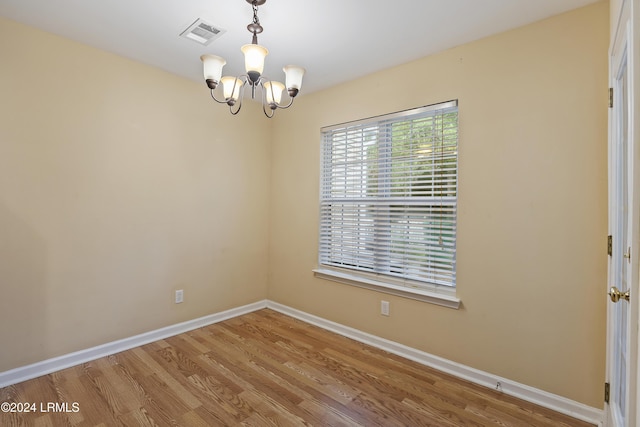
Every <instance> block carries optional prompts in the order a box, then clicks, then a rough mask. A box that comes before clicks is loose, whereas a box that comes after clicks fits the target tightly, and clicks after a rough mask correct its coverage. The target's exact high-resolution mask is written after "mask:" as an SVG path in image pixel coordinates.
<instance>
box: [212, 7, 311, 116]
mask: <svg viewBox="0 0 640 427" xmlns="http://www.w3.org/2000/svg"><path fill="white" fill-rule="evenodd" d="M246 1H247V3H249V4H251V6H252V8H253V22H251V23H250V24H249V25H247V30H249V32H250V33H252V34H253V39H252V41H251V44H246V45H244V46H242V48H241V50H242V53H243V54H244V67H245V70H246V74H242V75H240V76H238V77H232V76H224V77H221V76H222V67H224V65H225V64H226V63H227V61H225V60H224V59H223V58H221V57H219V56H216V55H202V56H201V57H200V59H201V60H202V65H203V68H204V79H205V81H206V83H207V86H208V87H209V89H210V91H211V98H213V100H214V101H216V102H219V103H221V104H227V105H228V106H229V111H230V112H231V114H233V115H236V114H238V113H239V112H240V109H241V108H242V98H243V96H244V91H245V88H246V87H247V86H249V87H251V98H252V99H255V97H256V89H257V88H260V92H262V111H264V114H265V115H266V116H267V117H269V118H271V117H273V115H274V114H275V111H276V109H278V108H289V107H290V106H291V104H293V99H294V98H295V97H296V95H297V94H298V91H299V90H300V87H301V86H302V76H304V73H305V69H304V68H302V67H298V66H295V65H287V66H286V67H284V68H283V69H282V70H283V71H284V73H285V82H286V89H287V93H288V95H289V100H288V101H286V100H285V102H282V94H283V92H284V90H285V85H284V84H282V83H280V82H277V81H274V80H269V79H268V78H267V77H265V76H263V75H262V72H263V69H264V58H265V57H266V56H267V54H268V53H269V51H268V50H267V49H266V48H265V47H264V46H260V45H259V44H258V34H260V33H261V32H262V31H263V28H262V25H260V20H259V19H258V6H262V5H263V4H265V3H266V1H267V0H246ZM220 83H222V89H223V90H222V92H223V96H224V99H218V96H220V94H218V95H216V93H215V89H216V87H218V85H219V84H220Z"/></svg>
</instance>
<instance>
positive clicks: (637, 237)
mask: <svg viewBox="0 0 640 427" xmlns="http://www.w3.org/2000/svg"><path fill="white" fill-rule="evenodd" d="M610 14H611V18H612V19H611V38H610V48H609V60H608V62H609V83H610V85H609V86H610V87H614V83H615V81H616V77H617V76H616V73H617V71H618V67H617V65H618V64H617V63H614V61H613V58H614V55H616V54H617V52H618V51H619V50H620V49H621V46H620V43H621V42H622V41H623V40H624V39H625V37H626V41H627V67H628V69H627V70H628V71H627V73H628V79H629V97H630V98H629V116H630V117H631V120H630V121H629V128H628V130H629V140H630V148H629V158H630V159H629V163H628V167H629V174H630V177H629V185H630V187H631V188H632V191H631V193H630V194H629V203H630V205H631V215H632V216H631V223H632V224H630V228H631V231H632V234H631V236H630V239H629V245H630V247H631V256H632V257H633V262H631V271H630V276H631V277H630V280H629V284H628V286H629V291H630V294H631V301H630V303H629V307H628V308H629V323H630V328H629V349H628V352H629V355H628V357H629V365H630V366H629V376H630V378H628V388H629V392H628V393H629V396H628V402H627V407H628V408H629V413H628V420H627V426H629V427H632V426H637V427H640V411H638V409H637V408H638V406H640V393H639V390H638V385H639V384H640V370H639V369H638V354H640V340H639V339H638V325H640V310H639V309H638V301H639V298H638V297H639V296H640V271H639V268H638V266H639V264H640V257H639V256H638V255H639V254H638V252H640V160H639V159H640V117H639V116H640V106H639V105H638V103H639V101H640V96H639V95H638V91H639V89H640V66H639V64H640V55H638V54H637V53H636V51H637V49H638V47H639V46H640V43H639V35H640V26H639V25H638V24H639V23H640V0H611V2H610ZM613 95H614V97H615V96H616V95H618V96H620V95H619V94H616V93H614V94H613ZM614 105H615V102H614ZM615 125H616V124H615V123H614V122H613V115H612V110H609V144H608V145H609V234H612V233H611V232H612V231H613V225H615V224H614V222H613V221H614V220H613V218H614V216H613V212H612V206H613V205H612V202H613V200H614V199H613V197H614V195H613V194H614V193H613V189H614V188H613V183H614V179H615V178H614V177H615V173H614V172H613V165H614V163H613V162H614V161H615V159H614V158H613V155H614V154H615V153H614V151H613V147H612V146H613V138H614V136H615V132H616V130H615ZM614 238H615V237H614ZM610 269H611V257H610V258H609V270H610ZM610 277H611V271H609V273H608V275H607V281H609V280H610ZM615 285H616V284H615V283H608V286H607V288H608V287H610V286H615ZM613 308H614V306H613V303H611V302H607V367H606V379H607V382H609V379H610V377H611V369H612V366H613V365H612V363H613V362H612V360H611V359H612V357H611V353H612V349H613V340H614V336H613V333H612V332H613ZM612 387H614V385H612ZM604 415H605V420H604V421H605V425H607V426H610V423H611V411H610V407H609V405H608V404H607V405H605V414H604ZM611 427H613V426H612V425H611Z"/></svg>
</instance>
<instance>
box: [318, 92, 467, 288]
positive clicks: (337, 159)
mask: <svg viewBox="0 0 640 427" xmlns="http://www.w3.org/2000/svg"><path fill="white" fill-rule="evenodd" d="M457 168H458V106H457V101H450V102H447V103H442V104H437V105H431V106H427V107H422V108H417V109H413V110H409V111H403V112H399V113H394V114H389V115H385V116H380V117H375V118H372V119H366V120H361V121H357V122H351V123H347V124H342V125H337V126H332V127H328V128H324V129H322V164H321V189H320V247H319V262H320V265H322V266H330V267H340V268H346V269H350V270H356V271H361V272H366V273H375V274H377V275H381V276H387V277H392V278H396V279H402V280H403V281H405V282H406V281H411V283H410V284H407V286H411V287H417V288H421V287H423V284H434V285H446V286H455V282H456V206H457V175H458V174H457V170H458V169H457ZM424 287H425V288H426V287H427V286H424Z"/></svg>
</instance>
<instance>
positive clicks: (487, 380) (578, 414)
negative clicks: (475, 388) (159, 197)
mask: <svg viewBox="0 0 640 427" xmlns="http://www.w3.org/2000/svg"><path fill="white" fill-rule="evenodd" d="M267 308H270V309H272V310H275V311H278V312H280V313H283V314H286V315H288V316H291V317H295V318H296V319H300V320H302V321H304V322H307V323H310V324H312V325H315V326H318V327H320V328H323V329H326V330H328V331H331V332H335V333H337V334H340V335H343V336H345V337H348V338H351V339H354V340H356V341H359V342H362V343H365V344H368V345H371V346H373V347H377V348H380V349H382V350H385V351H388V352H389V353H393V354H397V355H398V356H402V357H405V358H407V359H410V360H413V361H415V362H418V363H420V364H422V365H426V366H429V367H431V368H434V369H437V370H438V371H442V372H446V373H448V374H451V375H453V376H456V377H458V378H462V379H465V380H467V381H470V382H472V383H475V384H479V385H482V386H485V387H489V388H496V385H497V384H498V382H499V383H500V385H501V389H502V392H503V393H505V394H508V395H510V396H513V397H517V398H520V399H523V400H526V401H527V402H531V403H535V404H537V405H540V406H542V407H545V408H548V409H551V410H554V411H556V412H560V413H561V414H565V415H569V416H571V417H573V418H577V419H579V420H582V421H586V422H588V423H592V424H595V425H597V426H602V425H603V419H604V411H603V410H602V409H597V408H593V407H591V406H587V405H584V404H582V403H580V402H576V401H574V400H571V399H567V398H565V397H562V396H558V395H556V394H553V393H549V392H546V391H544V390H539V389H536V388H533V387H530V386H527V385H525V384H520V383H518V382H515V381H511V380H509V379H506V378H502V377H499V376H497V375H493V374H490V373H488V372H484V371H480V370H478V369H474V368H471V367H469V366H465V365H462V364H459V363H456V362H452V361H450V360H447V359H443V358H441V357H438V356H434V355H432V354H429V353H426V352H424V351H421V350H417V349H415V348H411V347H407V346H405V345H403V344H399V343H397V342H394V341H389V340H387V339H384V338H380V337H377V336H375V335H371V334H368V333H366V332H362V331H360V330H358V329H353V328H350V327H348V326H344V325H341V324H339V323H335V322H332V321H330V320H326V319H323V318H321V317H317V316H314V315H312V314H308V313H305V312H303V311H300V310H296V309H294V308H291V307H288V306H286V305H282V304H279V303H276V302H273V301H267Z"/></svg>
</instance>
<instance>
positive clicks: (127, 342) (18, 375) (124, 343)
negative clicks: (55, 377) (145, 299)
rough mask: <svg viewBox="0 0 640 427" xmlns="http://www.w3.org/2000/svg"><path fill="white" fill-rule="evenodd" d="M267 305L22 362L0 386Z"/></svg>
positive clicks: (4, 376) (1, 378) (260, 303)
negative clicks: (25, 364)
mask: <svg viewBox="0 0 640 427" xmlns="http://www.w3.org/2000/svg"><path fill="white" fill-rule="evenodd" d="M266 306H267V302H266V300H262V301H258V302H255V303H253V304H248V305H244V306H242V307H237V308H232V309H230V310H226V311H222V312H220V313H215V314H211V315H208V316H204V317H200V318H198V319H193V320H189V321H186V322H182V323H178V324H175V325H171V326H167V327H165V328H160V329H156V330H154V331H149V332H145V333H143V334H140V335H135V336H133V337H129V338H124V339H121V340H118V341H113V342H110V343H106V344H102V345H99V346H96V347H92V348H88V349H86V350H80V351H77V352H74V353H69V354H65V355H62V356H59V357H54V358H52V359H47V360H43V361H42V362H37V363H34V364H31V365H27V366H22V367H19V368H16V369H12V370H10V371H5V372H0V388H2V387H6V386H9V385H12V384H17V383H19V382H22V381H26V380H30V379H33V378H37V377H40V376H42V375H47V374H50V373H52V372H55V371H59V370H61V369H66V368H70V367H72V366H76V365H79V364H81V363H86V362H90V361H92V360H95V359H99V358H101V357H104V356H109V355H111V354H115V353H119V352H121V351H125V350H129V349H132V348H135V347H139V346H141V345H144V344H149V343H150V342H154V341H158V340H161V339H164V338H168V337H171V336H174V335H178V334H181V333H183V332H188V331H191V330H193V329H197V328H201V327H203V326H207V325H212V324H214V323H218V322H222V321H223V320H227V319H231V318H233V317H237V316H241V315H243V314H246V313H251V312H253V311H257V310H260V309H263V308H265V307H266Z"/></svg>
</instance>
